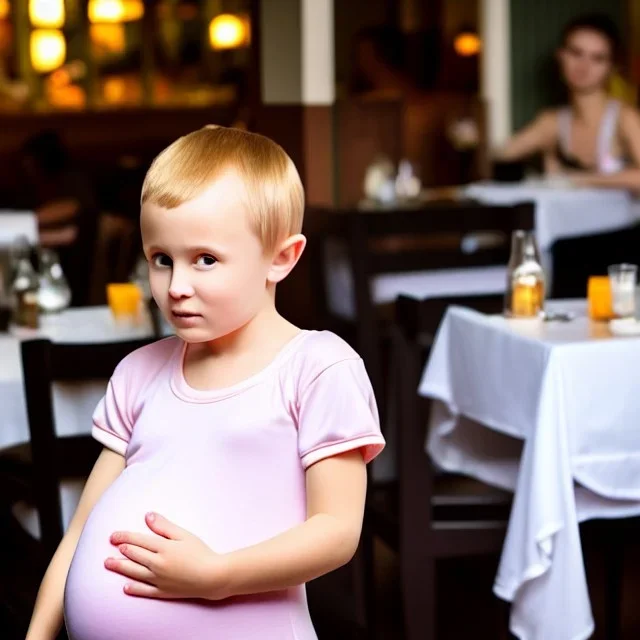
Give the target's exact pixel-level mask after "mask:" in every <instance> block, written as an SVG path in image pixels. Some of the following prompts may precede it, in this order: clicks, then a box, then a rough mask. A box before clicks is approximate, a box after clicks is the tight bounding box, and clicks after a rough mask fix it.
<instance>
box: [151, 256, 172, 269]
mask: <svg viewBox="0 0 640 640" xmlns="http://www.w3.org/2000/svg"><path fill="white" fill-rule="evenodd" d="M151 262H152V264H153V266H154V267H170V266H171V265H172V264H173V263H172V261H171V258H170V257H169V256H168V255H167V254H166V253H156V254H155V255H154V256H153V257H152V258H151Z"/></svg>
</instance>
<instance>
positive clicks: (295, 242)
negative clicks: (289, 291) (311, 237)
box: [267, 233, 307, 284]
mask: <svg viewBox="0 0 640 640" xmlns="http://www.w3.org/2000/svg"><path fill="white" fill-rule="evenodd" d="M306 244H307V239H306V238H305V237H304V236H303V235H302V234H301V233H297V234H296V235H294V236H289V237H288V238H287V239H286V240H285V241H284V242H282V243H280V246H279V247H277V249H276V250H275V252H274V254H273V260H272V261H271V268H270V269H269V273H268V274H267V281H268V282H271V283H273V284H276V283H278V282H282V280H284V279H285V278H286V277H287V276H288V275H289V273H290V272H291V270H292V269H293V267H295V266H296V264H297V262H298V260H300V256H301V255H302V252H303V251H304V248H305V246H306Z"/></svg>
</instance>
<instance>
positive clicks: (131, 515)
mask: <svg viewBox="0 0 640 640" xmlns="http://www.w3.org/2000/svg"><path fill="white" fill-rule="evenodd" d="M168 476H171V477H172V478H173V480H172V481H169V479H168ZM163 477H164V479H160V478H158V477H154V478H150V479H148V480H145V479H144V477H142V474H140V473H137V472H136V470H135V469H134V468H127V469H126V470H125V472H124V473H123V474H122V475H121V476H120V477H119V478H118V479H117V480H116V481H115V482H114V483H113V485H112V486H111V487H109V489H108V490H107V491H106V492H105V493H104V494H103V496H102V498H101V499H100V500H99V501H98V503H97V504H96V506H95V507H94V509H93V511H92V512H91V515H90V516H89V518H88V519H87V523H86V525H85V527H84V530H83V532H82V535H81V536H80V540H79V541H78V546H77V548H76V552H75V555H74V557H73V561H72V563H71V567H70V569H69V575H68V577H67V583H66V588H65V622H66V625H67V630H68V634H69V637H70V639H71V640H123V639H125V638H126V639H127V640H136V639H137V638H145V639H147V638H154V640H165V639H166V640H176V639H178V638H180V639H181V638H184V639H185V640H218V639H220V640H234V639H236V638H237V639H238V640H240V639H242V640H250V639H253V638H256V639H258V638H260V639H261V640H271V639H272V640H287V639H289V638H291V639H293V638H300V639H301V640H302V639H304V640H307V639H313V638H315V634H314V632H313V627H312V626H311V621H310V619H309V616H308V611H307V606H306V599H305V596H304V588H303V587H300V588H296V589H290V590H287V591H281V592H273V593H269V594H261V595H256V596H243V597H237V598H230V599H228V600H224V601H220V602H211V601H205V600H158V599H149V598H136V597H132V596H128V595H126V594H125V593H124V591H123V588H124V585H125V583H126V581H127V579H126V578H125V577H123V576H120V575H119V574H116V573H113V572H112V571H109V570H107V569H106V568H105V566H104V561H105V560H106V558H108V557H121V554H120V552H119V551H118V549H117V548H116V547H114V546H113V545H112V544H111V543H110V540H109V538H110V535H111V534H112V533H113V532H114V531H123V530H125V531H138V532H143V533H146V534H149V535H154V534H153V533H152V532H151V531H150V530H149V529H148V528H147V526H146V524H145V521H144V516H145V513H147V512H148V511H150V510H153V511H157V512H158V513H161V514H162V515H164V516H166V517H167V518H169V519H170V520H172V521H173V522H175V523H176V524H178V525H179V526H181V527H183V528H185V529H187V530H188V531H191V532H193V533H194V534H195V535H197V536H198V537H200V538H201V539H202V540H203V541H204V542H205V543H206V544H208V545H209V546H210V547H211V548H212V549H215V550H217V551H227V550H229V549H231V548H234V545H233V544H232V542H231V540H232V538H234V536H235V535H242V533H241V532H240V531H239V530H238V529H239V527H238V526H237V525H238V523H237V522H236V523H235V526H234V523H231V526H229V520H227V526H226V527H224V528H223V527H222V526H221V523H224V521H225V520H224V518H222V517H221V515H222V513H221V511H222V512H224V511H227V509H226V508H224V507H227V506H228V507H231V506H232V504H233V503H234V502H235V507H236V511H235V513H234V511H228V512H227V513H228V514H229V515H230V514H234V515H236V514H237V508H238V504H237V501H233V500H231V499H229V498H227V500H229V504H228V505H226V504H225V502H226V500H225V498H224V497H223V496H221V500H219V501H218V507H220V503H222V506H223V508H222V510H220V508H216V509H214V508H211V504H208V503H209V502H210V501H211V500H212V499H213V500H214V502H215V499H216V496H215V495H213V496H212V495H211V492H209V493H208V494H207V496H206V498H203V499H196V496H197V495H198V494H194V495H190V496H185V494H184V490H181V488H180V487H177V486H176V484H177V483H176V481H175V480H176V478H175V476H174V474H164V476H163ZM182 489H184V487H182ZM199 503H200V504H199ZM205 503H207V504H205ZM194 514H199V517H197V518H196V517H194ZM247 529H251V527H246V526H245V527H243V528H242V531H247ZM234 530H235V531H234ZM264 537H269V536H264ZM255 541H256V540H253V541H251V540H240V541H238V540H237V538H236V541H235V546H236V547H237V546H245V544H249V543H252V542H255Z"/></svg>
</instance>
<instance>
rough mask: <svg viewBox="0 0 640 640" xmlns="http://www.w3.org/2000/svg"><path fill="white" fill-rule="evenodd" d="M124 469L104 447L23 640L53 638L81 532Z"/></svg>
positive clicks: (120, 458)
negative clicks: (100, 500)
mask: <svg viewBox="0 0 640 640" xmlns="http://www.w3.org/2000/svg"><path fill="white" fill-rule="evenodd" d="M123 469H124V458H123V457H122V456H121V455H119V454H117V453H115V452H113V451H111V450H109V449H103V450H102V453H101V454H100V456H99V457H98V460H97V461H96V464H95V465H94V467H93V470H92V471H91V475H90V476H89V478H88V479H87V483H86V485H85V487H84V490H83V492H82V497H81V498H80V502H79V503H78V508H77V509H76V512H75V515H74V516H73V519H72V520H71V523H70V524H69V528H68V529H67V532H66V533H65V535H64V538H63V539H62V542H61V543H60V546H59V547H58V549H57V551H56V552H55V554H54V556H53V558H52V560H51V562H50V564H49V568H48V569H47V572H46V573H45V575H44V578H43V580H42V584H41V585H40V590H39V591H38V598H37V600H36V604H35V608H34V610H33V616H32V617H31V624H30V625H29V630H28V631H27V638H26V640H54V638H55V637H56V636H57V635H58V632H59V631H60V627H61V626H62V617H63V616H62V607H63V597H64V585H65V582H66V580H67V574H68V572H69V566H70V565H71V560H72V558H73V554H74V553H75V550H76V546H77V544H78V540H79V538H80V534H81V533H82V529H83V527H84V524H85V522H86V521H87V518H88V517H89V513H91V510H92V509H93V506H94V505H95V504H96V502H97V501H98V499H99V498H100V496H101V495H102V494H103V493H104V492H105V491H106V490H107V488H108V487H109V486H110V485H111V484H112V483H113V481H114V480H115V479H116V478H117V477H118V476H119V475H120V474H121V473H122V470H123Z"/></svg>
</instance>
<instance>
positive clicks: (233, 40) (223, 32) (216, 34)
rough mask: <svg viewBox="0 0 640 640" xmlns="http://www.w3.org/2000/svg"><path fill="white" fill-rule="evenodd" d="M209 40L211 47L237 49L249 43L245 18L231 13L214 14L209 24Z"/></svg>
mask: <svg viewBox="0 0 640 640" xmlns="http://www.w3.org/2000/svg"><path fill="white" fill-rule="evenodd" d="M209 42H210V44H211V47H212V48H213V49H237V48H238V47H242V46H245V45H246V44H248V43H249V26H248V23H247V21H246V20H243V19H242V18H241V17H239V16H236V15H233V14H231V13H223V14H221V15H219V16H216V17H215V18H214V19H213V20H212V21H211V23H210V24H209Z"/></svg>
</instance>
